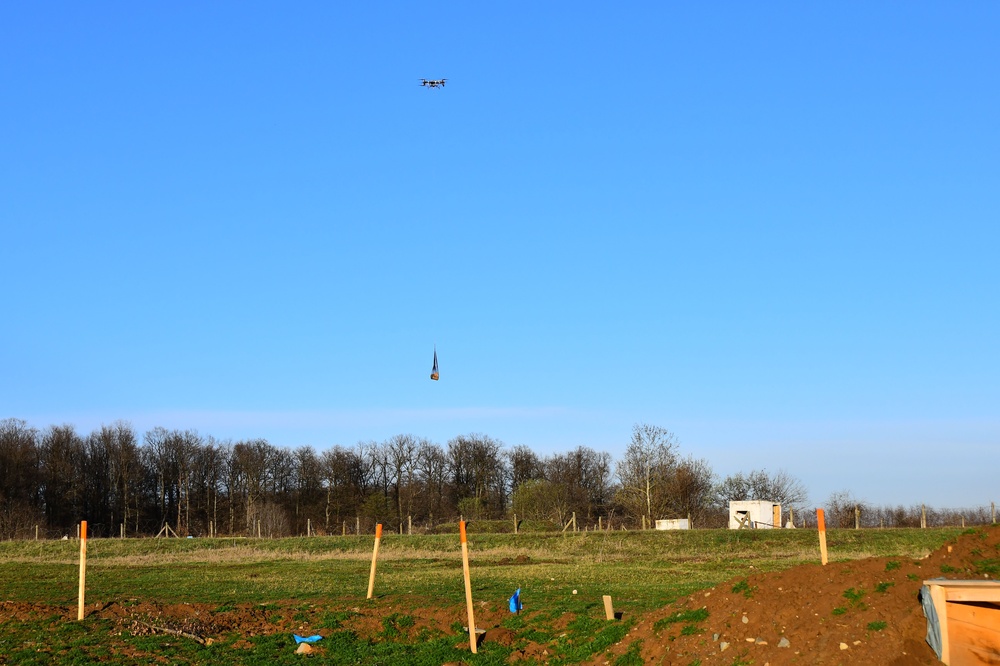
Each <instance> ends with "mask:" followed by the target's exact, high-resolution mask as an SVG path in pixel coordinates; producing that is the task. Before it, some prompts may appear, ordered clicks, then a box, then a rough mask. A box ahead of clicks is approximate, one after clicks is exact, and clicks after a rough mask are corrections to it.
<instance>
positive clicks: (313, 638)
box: [292, 634, 323, 643]
mask: <svg viewBox="0 0 1000 666" xmlns="http://www.w3.org/2000/svg"><path fill="white" fill-rule="evenodd" d="M292 636H294V637H295V642H296V643H315V642H316V641H318V640H320V639H321V638H323V637H322V636H320V635H319V634H316V635H315V636H309V637H305V636H299V635H298V634H292Z"/></svg>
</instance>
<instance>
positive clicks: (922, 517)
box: [920, 504, 927, 529]
mask: <svg viewBox="0 0 1000 666" xmlns="http://www.w3.org/2000/svg"><path fill="white" fill-rule="evenodd" d="M920 527H922V528H924V529H926V528H927V507H926V506H924V505H923V504H921V505H920Z"/></svg>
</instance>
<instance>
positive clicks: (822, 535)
mask: <svg viewBox="0 0 1000 666" xmlns="http://www.w3.org/2000/svg"><path fill="white" fill-rule="evenodd" d="M816 524H817V525H818V526H819V559H820V561H821V562H822V563H823V566H826V562H827V558H826V518H825V516H824V515H823V509H816Z"/></svg>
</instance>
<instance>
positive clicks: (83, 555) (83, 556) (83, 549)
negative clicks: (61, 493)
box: [76, 520, 87, 620]
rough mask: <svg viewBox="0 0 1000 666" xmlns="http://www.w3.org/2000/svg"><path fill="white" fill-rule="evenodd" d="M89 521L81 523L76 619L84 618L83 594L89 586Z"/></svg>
mask: <svg viewBox="0 0 1000 666" xmlns="http://www.w3.org/2000/svg"><path fill="white" fill-rule="evenodd" d="M86 581H87V521H86V520H84V521H82V522H81V523H80V595H79V596H80V598H79V601H78V602H77V606H76V619H77V620H82V619H83V595H84V590H85V589H86V587H87V583H86Z"/></svg>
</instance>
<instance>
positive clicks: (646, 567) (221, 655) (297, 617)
mask: <svg viewBox="0 0 1000 666" xmlns="http://www.w3.org/2000/svg"><path fill="white" fill-rule="evenodd" d="M961 532H962V530H961V529H959V528H947V529H927V530H919V529H897V530H831V531H830V532H828V540H827V541H828V546H829V549H830V557H831V559H832V560H834V561H836V560H845V559H857V558H863V557H872V556H892V557H912V558H919V557H922V556H924V555H926V554H927V553H928V552H930V551H931V550H934V549H936V548H938V547H939V546H940V545H941V544H943V543H944V542H945V541H946V540H948V539H949V538H952V537H955V536H957V535H958V534H960V533H961ZM372 545H373V537H370V536H369V537H365V536H361V537H311V538H289V539H277V540H267V539H265V540H256V539H231V538H230V539H227V538H218V539H183V540H182V539H126V540H117V539H97V540H90V541H89V542H88V566H87V597H86V599H87V609H88V613H89V616H88V617H87V618H85V619H84V620H83V621H82V622H76V621H73V620H74V619H75V617H76V613H75V610H76V604H77V589H78V570H79V543H78V542H75V541H38V542H36V541H22V542H4V543H0V602H19V603H20V604H22V606H21V607H18V608H19V609H20V610H17V611H16V612H15V611H14V610H11V609H13V608H14V606H13V605H11V604H6V605H5V606H0V620H2V624H0V663H38V664H42V663H66V664H72V663H91V662H93V661H105V662H108V663H134V662H135V661H137V660H150V659H154V660H156V659H160V658H162V660H163V662H164V663H213V664H216V663H218V664H230V663H231V664H253V663H268V664H285V663H289V664H291V663H298V662H299V661H300V660H301V659H302V657H301V656H300V655H296V654H294V649H295V644H294V642H293V640H292V636H291V631H286V630H282V631H279V632H277V633H275V627H286V626H287V625H288V624H289V622H293V621H294V622H298V623H301V626H302V627H303V630H302V631H301V632H298V633H321V634H323V635H324V636H325V638H324V639H323V641H321V642H320V643H318V644H317V646H318V647H319V646H321V647H322V654H323V661H324V662H325V663H344V664H349V663H370V664H377V663H385V664H389V663H395V664H398V663H426V664H442V663H445V662H448V661H458V660H463V661H465V662H468V663H488V664H493V663H506V662H507V660H508V658H509V656H510V654H511V652H512V651H514V650H517V649H519V648H520V647H523V646H524V645H526V644H529V643H533V644H537V645H542V646H544V647H545V650H546V651H547V653H548V654H546V655H545V657H544V661H546V662H547V663H578V662H580V661H584V660H586V659H588V658H590V657H592V656H593V655H595V654H597V653H600V652H602V651H603V649H604V648H605V647H606V646H607V645H610V644H611V643H614V642H615V641H617V640H620V638H621V637H622V636H623V635H624V633H625V632H626V631H627V630H628V627H629V626H630V622H631V621H632V620H630V618H635V617H636V616H637V615H638V614H641V613H644V612H646V611H650V610H652V609H655V608H658V607H661V606H663V605H664V604H666V603H669V602H671V601H673V600H675V599H676V598H678V597H680V596H683V595H686V594H689V593H691V592H693V591H695V590H697V589H701V588H705V587H710V586H713V585H716V584H718V583H720V582H722V581H725V580H727V579H730V578H733V577H737V576H743V575H746V573H747V572H748V571H754V572H767V571H774V570H779V569H785V568H788V567H791V566H795V565H797V564H802V563H806V562H818V561H819V549H818V541H817V536H816V533H815V532H814V531H807V530H758V531H742V532H738V531H730V530H692V531H676V532H655V531H647V532H611V533H608V532H601V533H595V532H589V533H575V534H559V533H551V532H549V533H522V534H518V535H513V534H477V533H475V531H473V530H470V536H469V551H470V559H471V569H472V587H473V598H474V600H475V601H476V603H477V608H478V610H477V613H480V612H481V613H483V615H484V617H487V618H489V621H492V622H494V625H493V626H496V624H497V623H499V624H500V626H501V627H502V628H503V629H504V630H506V635H507V636H508V637H510V640H509V641H507V643H508V644H500V643H497V642H491V641H487V642H486V643H484V644H483V645H482V646H481V648H480V653H479V654H478V655H471V654H470V653H469V651H468V649H467V645H466V647H465V648H464V649H462V647H461V643H462V642H463V640H467V636H466V635H465V634H464V632H463V629H462V626H461V624H462V623H460V622H454V623H452V624H451V625H448V626H444V627H438V628H428V626H427V625H426V623H424V622H422V619H423V615H424V614H430V613H432V612H440V611H441V609H445V611H447V612H452V613H453V614H455V615H456V617H461V618H464V615H463V614H462V613H461V612H460V611H461V609H463V608H464V603H465V596H464V594H465V592H464V587H463V582H462V563H461V552H460V547H459V543H458V537H457V535H451V534H444V535H433V536H396V535H391V534H390V535H386V536H384V537H383V539H382V543H381V548H380V552H379V563H378V576H377V579H376V585H375V599H374V600H371V601H369V600H366V598H365V597H366V591H367V585H368V573H369V568H370V565H371V549H372ZM518 587H520V588H521V590H522V600H523V602H524V611H523V612H522V613H521V614H520V615H514V614H511V613H509V611H507V610H506V605H507V598H508V597H509V596H510V595H511V593H512V592H513V591H514V589H516V588H518ZM574 590H576V594H574V593H573V591H574ZM605 594H610V595H611V596H612V597H613V598H614V602H615V609H616V610H618V611H621V612H622V613H623V620H622V621H621V622H613V623H608V622H606V621H605V620H604V613H603V606H602V600H601V598H602V595H605ZM110 602H117V604H119V605H122V606H128V605H129V604H132V605H141V604H149V603H155V604H163V605H178V604H206V605H208V607H210V608H211V609H212V610H210V611H209V614H212V613H218V614H223V613H225V611H227V610H230V609H234V608H237V607H241V608H245V607H246V606H247V605H248V604H250V605H253V606H254V607H255V608H256V609H259V616H260V618H261V619H260V622H261V625H262V627H261V629H262V632H263V633H260V634H256V635H250V634H255V633H256V632H252V631H251V632H249V633H247V634H246V635H242V634H241V633H239V632H233V633H230V634H227V635H222V636H217V637H216V638H217V639H218V641H217V642H215V643H214V644H213V645H208V646H205V645H201V644H199V643H198V642H196V641H194V640H189V639H187V638H184V637H182V636H176V635H165V634H162V633H153V634H143V632H134V631H130V630H129V629H128V627H125V628H123V627H122V625H121V624H120V623H119V624H116V623H115V622H114V621H112V620H110V619H107V618H102V617H100V614H99V613H96V612H94V613H91V611H92V610H95V609H99V608H101V607H103V606H106V605H107V604H109V603H110ZM26 604H42V605H45V606H47V607H49V608H50V610H46V608H44V607H36V608H35V610H34V611H32V612H26V611H25V610H24V605H26ZM269 613H270V615H269ZM363 615H370V616H371V617H374V618H380V619H381V626H378V627H376V628H375V630H370V631H366V632H361V631H359V630H357V629H356V628H354V629H350V628H348V627H349V626H351V621H352V618H353V619H354V620H357V619H359V618H360V616H363ZM254 617H257V615H254ZM282 618H284V619H285V620H286V621H285V622H284V623H283V622H282V621H281V619H282ZM479 620H480V618H479V616H478V615H477V625H479V626H480V627H482V626H483V624H482V622H480V621H479ZM439 624H440V623H439ZM295 626H299V625H295ZM243 627H244V629H246V625H245V624H244V625H243ZM268 631H270V633H267V632H268ZM539 660H541V658H539ZM529 662H530V658H529Z"/></svg>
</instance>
